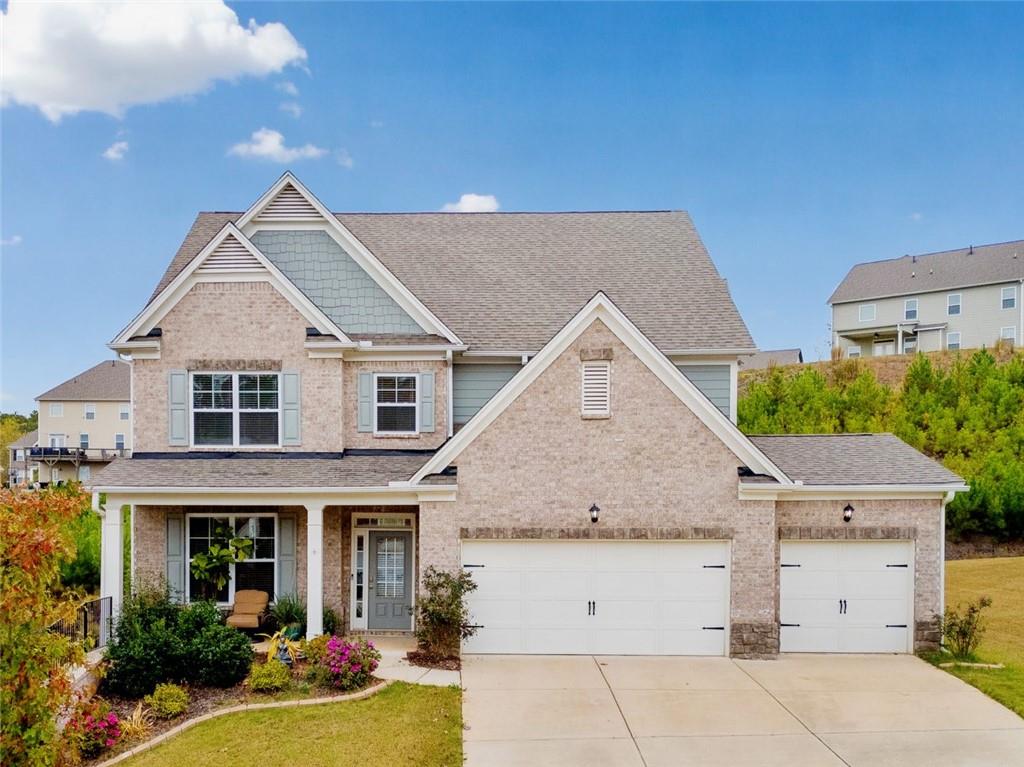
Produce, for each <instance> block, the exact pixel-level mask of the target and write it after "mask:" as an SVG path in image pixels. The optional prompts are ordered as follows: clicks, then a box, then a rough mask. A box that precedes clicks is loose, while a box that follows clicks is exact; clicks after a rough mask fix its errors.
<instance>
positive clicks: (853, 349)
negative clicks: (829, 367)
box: [846, 345, 860, 359]
mask: <svg viewBox="0 0 1024 767" xmlns="http://www.w3.org/2000/svg"><path fill="white" fill-rule="evenodd" d="M846 356H847V357H848V358H849V359H853V358H854V357H859V356H860V347H859V346H857V345H853V346H847V347H846Z"/></svg>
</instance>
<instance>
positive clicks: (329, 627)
mask: <svg viewBox="0 0 1024 767" xmlns="http://www.w3.org/2000/svg"><path fill="white" fill-rule="evenodd" d="M323 628H324V634H326V635H327V636H334V633H335V632H336V631H337V630H338V614H337V613H336V612H334V610H332V609H331V608H330V607H325V608H324V626H323Z"/></svg>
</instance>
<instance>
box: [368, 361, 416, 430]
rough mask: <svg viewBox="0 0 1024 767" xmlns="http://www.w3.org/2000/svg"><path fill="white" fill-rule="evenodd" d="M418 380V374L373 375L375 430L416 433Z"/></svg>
mask: <svg viewBox="0 0 1024 767" xmlns="http://www.w3.org/2000/svg"><path fill="white" fill-rule="evenodd" d="M417 383H418V377H417V376H416V375H415V374H406V375H381V374H377V375H375V376H374V383H373V430H374V431H375V432H376V433H378V434H415V433H416V422H417V411H418V408H417V403H418V397H417Z"/></svg>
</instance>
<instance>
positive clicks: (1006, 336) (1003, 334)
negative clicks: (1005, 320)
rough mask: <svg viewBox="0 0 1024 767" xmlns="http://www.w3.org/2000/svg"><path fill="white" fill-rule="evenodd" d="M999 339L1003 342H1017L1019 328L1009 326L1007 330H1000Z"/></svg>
mask: <svg viewBox="0 0 1024 767" xmlns="http://www.w3.org/2000/svg"><path fill="white" fill-rule="evenodd" d="M999 338H1000V339H1001V340H1003V341H1011V342H1013V343H1016V342H1017V326H1016V325H1007V326H1006V327H1005V328H1000V329H999Z"/></svg>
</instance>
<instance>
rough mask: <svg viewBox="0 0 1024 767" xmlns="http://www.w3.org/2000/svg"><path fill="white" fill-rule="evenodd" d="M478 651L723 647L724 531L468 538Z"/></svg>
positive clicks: (471, 645) (714, 650)
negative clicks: (664, 537) (708, 536)
mask: <svg viewBox="0 0 1024 767" xmlns="http://www.w3.org/2000/svg"><path fill="white" fill-rule="evenodd" d="M462 564H463V567H465V568H466V569H467V570H468V571H469V572H471V573H472V574H473V578H474V580H475V581H476V583H477V585H478V588H477V590H476V591H474V592H473V593H472V594H470V595H469V598H468V604H469V609H470V612H471V614H472V616H473V622H474V623H475V624H476V625H477V626H478V627H479V628H478V630H477V633H476V635H475V636H473V637H471V638H470V639H468V640H466V642H465V644H464V647H463V649H464V650H465V652H469V653H510V654H514V653H523V654H543V653H552V654H599V655H724V654H725V652H726V634H727V631H726V627H727V626H728V615H729V544H728V543H727V542H724V541H464V542H463V544H462Z"/></svg>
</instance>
